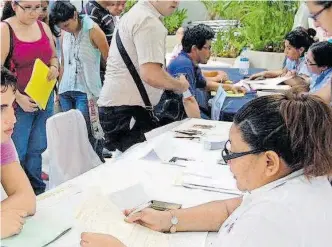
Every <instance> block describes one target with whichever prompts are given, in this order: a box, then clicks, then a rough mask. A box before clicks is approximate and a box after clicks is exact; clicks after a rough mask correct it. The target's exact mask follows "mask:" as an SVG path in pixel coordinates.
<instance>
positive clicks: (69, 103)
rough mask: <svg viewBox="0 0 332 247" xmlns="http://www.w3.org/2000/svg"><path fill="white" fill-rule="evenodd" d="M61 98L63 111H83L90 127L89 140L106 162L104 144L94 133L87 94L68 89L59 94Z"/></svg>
mask: <svg viewBox="0 0 332 247" xmlns="http://www.w3.org/2000/svg"><path fill="white" fill-rule="evenodd" d="M59 100H60V105H61V108H62V111H64V112H66V111H69V110H71V109H77V110H79V111H80V112H82V114H83V117H84V119H85V122H86V126H87V129H88V137H89V141H90V143H91V145H92V147H93V149H94V150H95V151H96V153H97V154H98V156H99V158H100V159H101V160H102V161H103V162H104V159H103V157H102V152H103V147H104V144H103V142H100V141H99V140H98V141H97V140H96V139H95V138H94V137H93V135H92V131H91V123H90V115H89V106H88V97H87V94H86V93H82V92H78V91H67V92H64V93H62V94H60V95H59Z"/></svg>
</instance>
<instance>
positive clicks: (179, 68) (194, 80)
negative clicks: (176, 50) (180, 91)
mask: <svg viewBox="0 0 332 247" xmlns="http://www.w3.org/2000/svg"><path fill="white" fill-rule="evenodd" d="M167 71H168V73H169V74H170V75H172V76H173V77H176V76H177V75H178V74H184V75H185V76H186V78H187V80H188V81H189V90H190V92H191V94H192V95H196V89H197V88H205V87H206V80H205V78H204V77H203V75H202V71H201V70H200V68H199V67H198V66H197V65H195V64H194V63H193V62H192V60H191V58H190V57H189V56H188V54H187V53H186V52H184V51H182V52H180V54H179V55H178V56H177V57H176V58H174V59H173V60H172V61H171V62H170V64H169V65H168V68H167Z"/></svg>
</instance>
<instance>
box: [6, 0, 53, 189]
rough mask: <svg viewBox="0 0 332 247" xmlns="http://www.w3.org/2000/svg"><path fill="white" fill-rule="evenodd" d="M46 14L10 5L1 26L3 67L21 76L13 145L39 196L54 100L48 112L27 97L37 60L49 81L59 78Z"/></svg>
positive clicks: (33, 6)
mask: <svg viewBox="0 0 332 247" xmlns="http://www.w3.org/2000/svg"><path fill="white" fill-rule="evenodd" d="M41 11H42V3H41V1H28V0H20V1H11V2H6V3H5V7H4V9H3V15H2V20H4V21H3V22H2V23H1V64H2V65H5V66H7V67H9V68H10V69H11V71H14V72H15V74H16V76H17V84H18V91H17V92H16V102H17V107H16V109H15V114H16V118H17V123H16V125H15V128H14V133H13V137H12V138H13V141H14V143H15V146H16V148H17V152H18V155H19V159H20V163H21V165H22V167H23V168H24V170H25V172H26V173H27V175H28V178H29V179H30V182H31V185H32V187H33V189H34V191H35V193H36V194H37V195H38V194H40V193H42V192H44V190H45V183H44V182H43V180H42V178H41V170H42V158H41V154H42V153H43V152H44V151H45V150H46V147H47V141H46V120H47V119H48V118H49V117H50V116H52V115H53V105H54V97H53V94H51V97H50V99H49V101H48V104H47V107H46V109H45V110H41V109H39V108H38V105H37V104H36V103H35V102H33V100H32V99H31V98H30V97H29V96H27V95H26V94H25V93H24V90H25V87H26V86H27V83H28V81H29V79H30V77H31V74H32V72H33V67H34V63H35V60H36V59H40V60H42V61H43V62H44V63H45V64H46V65H47V66H48V67H49V74H48V79H49V80H53V79H56V78H57V77H58V75H59V72H58V70H59V63H58V58H57V56H56V52H55V47H54V42H53V36H52V33H51V30H50V28H49V27H48V26H47V24H45V23H43V22H41V21H39V20H38V18H39V15H40V13H41Z"/></svg>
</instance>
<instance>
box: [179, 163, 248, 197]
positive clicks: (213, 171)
mask: <svg viewBox="0 0 332 247" xmlns="http://www.w3.org/2000/svg"><path fill="white" fill-rule="evenodd" d="M175 184H176V185H180V186H183V187H185V188H191V189H202V190H208V191H215V192H225V193H232V194H242V192H241V191H239V190H238V188H237V186H236V180H235V179H234V177H233V175H232V173H231V171H230V169H229V167H228V166H225V165H215V164H204V163H199V162H188V164H187V168H186V169H185V170H184V171H183V174H182V176H180V177H178V178H177V179H176V181H175Z"/></svg>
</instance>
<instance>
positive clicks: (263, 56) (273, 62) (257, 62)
mask: <svg viewBox="0 0 332 247" xmlns="http://www.w3.org/2000/svg"><path fill="white" fill-rule="evenodd" d="M243 55H244V56H246V57H248V58H249V61H250V67H251V68H263V69H267V70H278V69H282V68H283V64H284V61H285V54H284V53H276V52H261V51H245V52H244V54H243Z"/></svg>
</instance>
